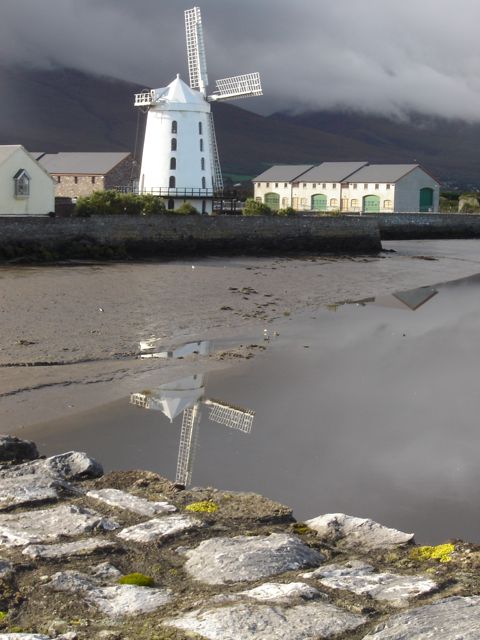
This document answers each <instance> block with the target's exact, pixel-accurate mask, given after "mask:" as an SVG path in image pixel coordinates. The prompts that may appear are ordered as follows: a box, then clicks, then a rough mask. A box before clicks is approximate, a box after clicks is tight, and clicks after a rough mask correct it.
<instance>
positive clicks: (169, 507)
mask: <svg viewBox="0 0 480 640" xmlns="http://www.w3.org/2000/svg"><path fill="white" fill-rule="evenodd" d="M87 496H88V497H89V498H93V499H94V500H99V501H100V502H104V503H105V504H108V505H109V506H111V507H117V509H126V510H127V511H132V512H133V513H137V514H138V515H140V516H149V517H152V516H155V515H158V514H159V513H169V512H171V511H176V510H177V508H176V507H175V506H174V505H173V504H169V503H168V502H152V501H151V500H146V499H145V498H140V497H139V496H134V495H133V494H131V493H127V492H126V491H120V490H119V489H98V490H93V491H89V492H88V493H87Z"/></svg>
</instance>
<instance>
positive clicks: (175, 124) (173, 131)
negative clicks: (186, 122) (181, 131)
mask: <svg viewBox="0 0 480 640" xmlns="http://www.w3.org/2000/svg"><path fill="white" fill-rule="evenodd" d="M172 133H177V121H176V120H172Z"/></svg>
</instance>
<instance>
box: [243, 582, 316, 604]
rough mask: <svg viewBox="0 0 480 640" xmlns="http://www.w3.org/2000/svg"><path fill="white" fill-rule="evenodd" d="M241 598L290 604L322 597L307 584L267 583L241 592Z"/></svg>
mask: <svg viewBox="0 0 480 640" xmlns="http://www.w3.org/2000/svg"><path fill="white" fill-rule="evenodd" d="M236 595H239V596H246V597H247V598H252V599H253V600H260V601H261V602H289V601H290V600H294V599H296V598H301V599H302V600H313V599H315V598H318V597H320V595H321V594H320V591H318V589H315V588H314V587H311V586H310V585H308V584H305V582H286V583H280V582H265V583H264V584H261V585H260V586H259V587H254V588H253V589H249V590H248V591H240V592H239V593H238V594H236Z"/></svg>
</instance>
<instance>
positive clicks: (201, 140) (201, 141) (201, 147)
mask: <svg viewBox="0 0 480 640" xmlns="http://www.w3.org/2000/svg"><path fill="white" fill-rule="evenodd" d="M200 151H203V138H200Z"/></svg>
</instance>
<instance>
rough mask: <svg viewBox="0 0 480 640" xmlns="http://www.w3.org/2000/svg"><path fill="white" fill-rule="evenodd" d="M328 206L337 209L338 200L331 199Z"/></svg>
mask: <svg viewBox="0 0 480 640" xmlns="http://www.w3.org/2000/svg"><path fill="white" fill-rule="evenodd" d="M330 206H331V207H332V209H338V200H337V199H336V198H332V199H331V200H330Z"/></svg>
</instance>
